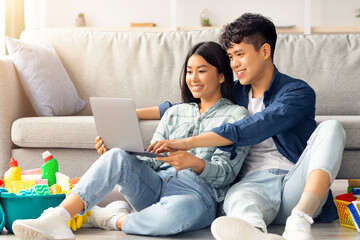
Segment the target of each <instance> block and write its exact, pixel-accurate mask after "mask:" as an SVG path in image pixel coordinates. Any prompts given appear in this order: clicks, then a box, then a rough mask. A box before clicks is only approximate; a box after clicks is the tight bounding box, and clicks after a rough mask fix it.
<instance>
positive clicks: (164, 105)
mask: <svg viewBox="0 0 360 240" xmlns="http://www.w3.org/2000/svg"><path fill="white" fill-rule="evenodd" d="M172 106H173V104H172V103H171V102H169V101H166V102H163V103H161V104H160V105H159V111H160V117H163V116H164V113H165V112H166V111H167V110H168V109H169V108H171V107H172Z"/></svg>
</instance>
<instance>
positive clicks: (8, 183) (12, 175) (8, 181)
mask: <svg viewBox="0 0 360 240" xmlns="http://www.w3.org/2000/svg"><path fill="white" fill-rule="evenodd" d="M9 165H10V169H9V170H7V171H6V172H5V175H4V182H5V188H6V189H7V190H8V191H9V192H12V193H14V192H15V191H14V187H13V185H12V182H13V181H20V180H21V168H19V166H18V163H17V161H16V160H15V159H14V158H11V160H10V162H9Z"/></svg>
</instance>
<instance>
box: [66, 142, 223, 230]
mask: <svg viewBox="0 0 360 240" xmlns="http://www.w3.org/2000/svg"><path fill="white" fill-rule="evenodd" d="M116 184H119V186H120V192H121V193H122V194H123V195H124V196H125V198H126V199H127V200H128V201H129V203H130V204H131V205H132V207H133V208H134V209H135V211H136V212H135V213H130V214H129V215H128V216H127V217H126V219H125V220H124V222H123V223H122V230H123V231H124V232H126V233H130V234H140V235H170V234H176V233H179V232H185V231H191V230H197V229H201V228H205V227H208V226H210V224H211V222H212V221H213V220H214V219H215V217H216V206H217V203H216V201H215V197H214V193H213V191H212V189H211V188H210V186H209V185H208V184H207V183H205V182H204V181H203V180H201V179H200V178H199V177H198V176H197V175H196V174H195V173H194V172H192V171H191V170H182V171H176V170H175V169H174V168H172V167H170V168H168V169H166V170H162V171H160V172H155V171H154V170H153V169H151V168H150V167H149V166H148V165H147V164H146V163H145V162H144V161H141V160H139V159H138V158H137V157H136V156H135V155H130V154H128V153H126V152H125V151H123V150H121V149H111V150H110V151H108V152H106V153H105V154H103V155H102V156H101V157H100V158H99V159H98V160H97V161H96V162H95V163H94V164H93V165H92V166H91V167H90V168H89V170H88V171H87V172H86V173H85V175H84V176H83V177H82V178H81V180H80V181H79V182H78V183H77V184H76V186H75V187H74V189H73V190H72V191H71V193H74V194H76V195H77V196H79V197H80V199H81V200H82V201H83V202H84V204H85V209H84V210H83V211H82V212H81V213H80V214H84V213H85V212H87V211H88V210H90V209H91V208H92V207H93V206H94V205H96V204H97V203H98V202H100V201H101V200H102V199H103V198H104V197H105V195H106V194H107V193H108V192H110V191H112V190H113V188H114V187H115V185H116Z"/></svg>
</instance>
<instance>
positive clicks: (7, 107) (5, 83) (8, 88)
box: [0, 56, 35, 178]
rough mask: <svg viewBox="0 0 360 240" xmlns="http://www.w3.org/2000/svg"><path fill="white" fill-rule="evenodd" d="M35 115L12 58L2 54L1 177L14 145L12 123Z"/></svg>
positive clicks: (0, 70) (0, 76)
mask: <svg viewBox="0 0 360 240" xmlns="http://www.w3.org/2000/svg"><path fill="white" fill-rule="evenodd" d="M34 115H35V113H34V110H33V109H32V107H31V104H30V102H29V100H28V98H27V97H26V95H25V93H24V91H23V88H22V86H21V83H20V81H19V79H18V76H17V72H16V69H15V66H14V64H13V62H12V60H11V58H10V57H9V56H0V146H1V150H0V178H3V176H4V172H5V171H6V170H7V169H8V168H9V164H8V163H9V161H10V157H11V156H10V155H11V148H12V147H13V144H12V141H11V134H10V132H11V125H12V123H13V122H14V121H15V120H16V119H18V118H21V117H25V116H34ZM20 164H21V163H20Z"/></svg>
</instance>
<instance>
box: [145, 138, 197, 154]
mask: <svg viewBox="0 0 360 240" xmlns="http://www.w3.org/2000/svg"><path fill="white" fill-rule="evenodd" d="M190 149H191V146H190V143H189V140H188V138H185V139H176V140H162V141H155V142H154V143H153V144H151V145H150V146H149V147H148V149H147V151H148V152H155V153H164V152H174V151H178V150H190Z"/></svg>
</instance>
